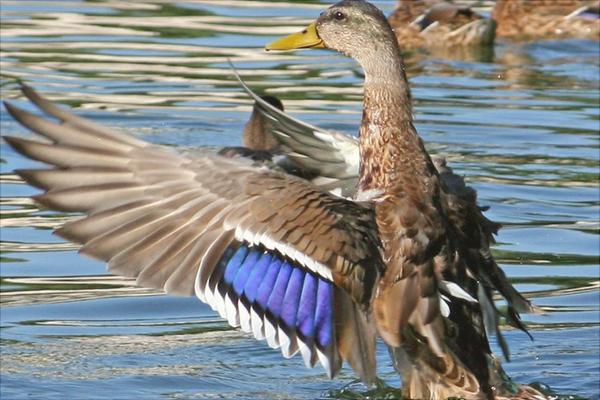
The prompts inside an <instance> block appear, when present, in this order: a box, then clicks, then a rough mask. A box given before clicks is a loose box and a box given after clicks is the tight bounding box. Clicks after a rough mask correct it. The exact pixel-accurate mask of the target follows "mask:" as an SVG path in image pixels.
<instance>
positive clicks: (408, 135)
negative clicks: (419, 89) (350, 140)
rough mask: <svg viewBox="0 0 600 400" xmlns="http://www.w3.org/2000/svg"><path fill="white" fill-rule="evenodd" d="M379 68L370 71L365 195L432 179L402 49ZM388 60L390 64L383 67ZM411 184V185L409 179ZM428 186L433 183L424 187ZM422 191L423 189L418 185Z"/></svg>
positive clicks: (364, 127) (363, 132)
mask: <svg viewBox="0 0 600 400" xmlns="http://www.w3.org/2000/svg"><path fill="white" fill-rule="evenodd" d="M394 47H395V48H392V49H388V51H387V52H386V53H387V54H386V55H387V57H385V58H383V57H382V58H378V61H380V62H378V63H377V65H364V64H363V68H364V70H365V86H364V105H363V117H362V123H361V126H360V132H359V135H360V138H359V147H360V155H361V157H360V160H361V163H360V180H359V187H358V189H359V191H361V192H365V191H369V190H376V191H383V192H385V193H388V194H391V192H392V193H393V192H397V191H404V190H406V189H405V188H403V187H402V185H403V184H405V183H408V182H407V179H408V180H409V181H410V182H412V183H415V182H414V178H415V177H418V178H419V179H420V180H421V182H422V181H423V180H424V179H425V180H427V179H428V177H430V176H431V174H432V173H434V172H432V167H433V165H432V163H431V160H430V158H429V155H428V154H427V152H426V151H425V149H424V147H423V143H422V141H421V139H420V138H419V136H418V135H417V132H416V130H415V128H414V126H413V120H412V106H411V96H410V89H409V87H408V82H407V79H406V74H405V72H404V63H403V60H402V56H401V55H400V51H399V49H398V48H397V46H394ZM382 60H385V62H381V61H382ZM409 178H410V179H409ZM424 184H425V186H427V183H426V182H425V183H424ZM416 186H421V185H416Z"/></svg>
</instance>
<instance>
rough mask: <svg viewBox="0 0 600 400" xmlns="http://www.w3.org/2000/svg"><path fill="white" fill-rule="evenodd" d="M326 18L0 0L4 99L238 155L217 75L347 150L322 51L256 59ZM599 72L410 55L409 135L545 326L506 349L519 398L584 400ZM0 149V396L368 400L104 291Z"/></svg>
mask: <svg viewBox="0 0 600 400" xmlns="http://www.w3.org/2000/svg"><path fill="white" fill-rule="evenodd" d="M325 3H328V2H327V1H322V2H319V1H302V2H300V1H294V2H291V1H287V2H286V1H241V0H237V1H234V0H231V1H230V0H212V1H208V0H198V1H187V2H178V3H173V2H170V1H152V2H119V1H103V2H78V3H77V5H76V6H74V5H73V3H72V2H20V1H3V5H2V17H1V18H2V42H1V47H2V54H1V59H0V67H1V71H0V85H1V86H0V87H1V88H2V98H3V99H16V101H17V103H18V104H19V105H26V103H25V102H21V100H19V97H18V93H17V85H16V79H22V80H25V81H27V82H28V83H29V84H31V85H32V86H34V87H35V88H36V89H38V90H39V91H41V92H43V93H44V94H45V95H47V96H48V97H49V98H50V99H52V100H55V101H58V102H60V103H63V104H66V105H68V106H70V107H74V108H76V110H77V112H79V113H80V114H82V115H84V116H86V117H90V118H93V119H95V120H97V121H99V122H100V123H103V124H106V125H109V126H113V127H118V128H121V129H124V130H126V131H128V132H130V133H131V134H134V135H139V136H141V137H143V138H145V139H147V140H150V141H153V142H158V143H164V144H168V145H174V146H181V147H197V146H203V145H210V146H222V145H237V144H239V143H240V133H241V131H242V126H243V124H244V123H245V120H246V118H247V116H248V114H249V111H250V107H251V102H250V101H249V99H248V98H247V97H246V96H245V95H244V94H243V93H242V91H241V90H240V89H239V87H238V84H237V83H236V81H235V80H234V79H233V78H232V76H231V74H230V71H229V67H228V65H227V59H231V60H232V62H233V63H234V64H235V65H236V66H237V67H238V68H239V69H240V71H241V74H242V76H243V77H244V79H245V80H246V81H247V82H248V83H249V85H250V86H251V87H253V88H254V89H256V90H258V91H261V92H264V93H268V94H275V95H278V96H280V97H282V98H283V100H284V102H285V104H286V107H287V109H288V110H290V111H291V112H292V113H293V114H295V115H298V116H299V117H301V118H302V119H305V120H307V121H309V122H311V123H313V124H316V125H319V126H322V127H325V128H328V129H336V130H341V131H345V132H349V133H354V132H355V131H356V126H357V124H358V121H359V119H360V112H361V96H362V90H361V79H362V78H361V72H360V70H359V69H358V68H357V66H356V65H355V64H354V63H352V62H350V61H348V60H347V59H345V58H342V57H339V56H337V55H333V54H332V53H329V52H325V51H322V52H310V53H302V52H298V53H289V54H269V53H265V52H264V51H263V50H262V45H263V44H264V43H266V42H268V41H270V40H271V39H273V38H274V37H275V36H277V35H280V34H282V33H287V32H289V31H292V30H296V29H298V28H299V27H303V26H304V25H305V24H306V23H307V22H308V21H309V20H310V19H311V18H312V17H314V16H315V15H316V14H317V13H318V12H319V11H320V10H321V9H322V7H323V5H324V4H325ZM378 4H379V5H383V6H385V7H386V8H387V9H388V10H391V8H392V7H393V5H394V3H393V2H391V1H380V2H378ZM484 5H489V4H487V3H486V4H484ZM484 11H485V10H484ZM599 60H600V59H599V54H598V48H597V46H596V45H595V44H593V43H591V42H586V41H568V42H537V43H527V44H522V45H509V44H500V45H499V46H497V47H496V48H495V49H492V50H487V51H484V52H475V53H473V54H458V53H457V52H453V53H452V54H447V53H446V54H444V53H435V52H420V51H419V52H412V53H410V54H408V58H407V68H408V74H409V76H410V79H411V83H412V85H413V97H414V99H415V105H416V110H415V111H416V120H417V128H418V130H419V132H420V133H421V134H422V136H423V137H424V138H425V139H426V141H427V146H428V148H429V149H431V150H432V151H433V152H436V153H441V154H444V155H445V156H447V158H448V159H449V160H450V162H451V163H452V165H453V167H454V169H455V170H456V171H458V172H460V173H462V174H464V175H466V176H467V178H468V180H469V182H471V183H473V184H474V185H475V186H476V187H477V189H478V190H479V193H480V199H481V202H482V203H483V204H486V205H490V206H491V209H490V211H489V212H488V215H489V216H490V217H491V218H493V219H495V220H498V221H500V222H502V223H503V224H504V225H505V229H504V230H503V231H502V232H501V235H500V236H499V238H498V245H497V246H496V248H495V254H496V256H497V258H498V259H499V261H500V262H501V263H502V265H503V267H504V268H505V269H506V271H507V273H508V274H509V276H511V277H513V279H514V281H515V283H516V284H517V286H518V287H519V289H520V290H522V291H524V292H525V293H526V295H527V296H528V297H530V298H533V300H534V301H535V302H536V304H538V305H540V306H541V307H543V308H544V310H545V311H546V314H545V315H533V316H526V320H527V321H528V323H529V326H530V327H531V328H532V331H533V332H532V333H533V335H534V337H535V342H533V343H531V342H529V340H528V339H527V338H526V337H525V335H523V334H522V333H520V332H516V331H509V332H507V338H508V340H509V343H510V345H511V348H512V354H513V362H512V363H510V364H508V365H507V368H508V369H509V371H510V373H511V374H512V375H514V376H515V378H516V379H518V380H519V381H522V382H531V381H542V382H545V383H547V384H549V385H550V386H551V387H552V389H554V390H555V391H557V392H560V393H566V394H573V395H582V396H588V397H596V396H597V395H598V393H600V390H599V389H598V386H597V359H598V355H599V350H598V329H597V328H598V324H599V323H600V321H599V320H598V304H599V303H600V298H599V293H600V291H599V290H598V289H599V287H598V285H599V284H598V279H599V276H598V255H599V251H598V249H599V247H600V246H599V245H600V243H599V236H598V234H599V231H600V227H599V225H600V222H599V221H598V210H599V207H600V201H599V197H598V182H599V181H598V161H599V160H598V158H599V157H598V154H599V153H598V152H599V151H598V128H599V124H600V117H599V115H598V107H599V99H598V90H599V87H600V84H599V80H598V75H599V71H600V61H599ZM26 107H29V106H28V105H26ZM0 116H1V122H0V128H1V130H2V134H12V135H28V133H27V132H24V131H23V130H21V129H20V128H18V127H17V126H16V124H15V123H14V122H13V121H12V120H11V119H10V118H8V116H7V114H6V112H5V111H4V109H2V111H1V114H0ZM1 150H2V152H1V154H0V158H1V161H2V162H1V163H0V171H1V172H2V175H1V176H0V179H1V181H0V184H1V188H2V193H1V195H2V197H1V199H0V216H1V219H0V224H1V225H0V226H1V227H2V238H1V241H2V243H1V245H2V249H1V253H0V257H1V259H0V260H1V261H2V264H1V266H0V272H1V274H2V279H1V280H0V290H1V297H0V302H1V305H2V313H1V323H0V324H1V326H0V333H1V335H2V340H1V342H0V349H1V351H2V363H1V364H0V371H1V373H2V384H1V386H0V390H1V394H2V397H3V398H14V399H18V398H24V397H26V394H29V395H30V396H33V397H39V398H61V399H63V398H65V396H68V395H69V394H73V393H78V394H81V397H82V398H83V397H90V398H93V397H102V396H104V397H108V398H112V397H115V390H116V389H118V395H119V396H120V397H122V398H142V397H146V398H157V397H161V396H162V397H175V398H194V397H197V398H212V397H226V398H236V397H237V398H277V397H279V398H311V399H312V398H315V397H318V396H322V397H326V398H331V397H334V398H361V396H362V397H364V396H366V394H365V393H366V389H365V388H364V387H361V386H356V385H352V384H351V382H352V380H353V379H354V377H353V375H352V373H351V372H350V371H349V370H347V369H344V371H343V373H342V376H341V378H340V380H339V381H334V382H330V381H328V380H327V379H326V378H325V377H324V376H323V374H322V373H321V371H320V370H318V369H315V370H306V369H304V367H303V366H302V362H301V361H300V360H298V359H297V358H293V359H291V360H284V359H282V358H281V357H280V355H279V354H278V353H277V352H273V351H271V350H269V349H268V348H267V347H266V346H264V345H263V344H260V343H255V342H254V341H253V340H251V339H249V338H247V337H246V336H245V335H243V334H241V333H239V332H237V331H235V330H230V329H229V328H228V326H227V325H226V324H225V323H224V322H222V321H220V320H218V319H216V317H215V315H214V313H212V311H210V310H209V309H208V308H207V307H206V306H204V305H202V304H200V303H199V302H197V301H195V300H194V299H187V298H176V297H164V296H160V293H158V292H156V291H150V290H146V289H141V288H137V287H135V286H134V282H133V281H131V280H127V279H121V278H116V277H111V276H107V275H106V272H105V267H104V265H103V264H102V263H100V262H97V261H94V260H90V259H87V258H83V257H80V256H78V255H77V253H76V248H75V247H74V246H73V245H71V244H68V243H64V242H63V241H62V240H60V239H59V238H56V237H54V236H52V235H51V229H52V228H55V227H56V226H58V225H60V224H62V223H64V222H65V221H67V220H68V219H70V218H74V217H73V216H68V215H63V214H59V213H52V212H48V211H42V210H40V209H39V208H38V207H37V206H35V205H34V204H33V203H32V202H31V201H30V200H29V199H28V198H27V196H30V195H32V194H35V193H36V191H35V189H32V188H30V187H28V186H26V185H24V184H22V182H20V180H19V179H18V178H17V177H16V176H15V175H14V174H12V171H13V170H14V169H15V168H30V167H34V166H35V164H33V163H32V162H30V161H27V160H24V159H22V158H21V157H19V156H17V155H16V154H14V153H13V152H12V150H10V149H8V148H7V147H6V146H5V145H4V144H2V149H1ZM573 337H576V338H577V340H576V341H574V340H572V338H573ZM379 356H380V357H379V362H380V367H379V372H380V376H381V377H382V378H383V379H385V380H386V382H387V383H388V384H391V385H395V386H398V378H397V376H396V374H395V373H394V372H393V370H392V368H391V366H390V365H389V364H388V361H387V355H386V352H385V349H379ZM574 370H577V371H578V373H577V376H573V374H572V371H574ZM265 377H268V378H269V379H267V380H265V379H264V378H265ZM239 382H245V386H244V387H243V388H240V384H239ZM345 385H349V386H347V387H345ZM385 393H388V394H390V396H392V395H393V393H394V392H393V391H388V392H385ZM117 397H118V396H117Z"/></svg>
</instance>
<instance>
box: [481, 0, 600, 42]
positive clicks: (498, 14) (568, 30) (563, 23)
mask: <svg viewBox="0 0 600 400" xmlns="http://www.w3.org/2000/svg"><path fill="white" fill-rule="evenodd" d="M599 12H600V1H598V0H497V1H496V4H495V6H494V11H493V12H492V18H493V19H494V20H495V21H496V23H497V28H496V34H497V35H498V37H509V38H514V39H542V38H582V39H594V40H599V39H600V18H599V16H600V15H599Z"/></svg>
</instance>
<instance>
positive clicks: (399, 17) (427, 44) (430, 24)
mask: <svg viewBox="0 0 600 400" xmlns="http://www.w3.org/2000/svg"><path fill="white" fill-rule="evenodd" d="M388 21H389V23H390V24H391V25H392V27H393V29H394V32H395V34H396V37H397V39H398V41H399V42H400V43H401V45H402V49H403V50H414V49H419V48H428V49H439V48H443V49H447V48H454V47H461V46H490V45H493V43H494V38H495V32H496V31H495V28H496V23H495V21H494V20H492V19H490V18H485V17H483V16H482V15H480V14H478V13H477V12H475V11H474V10H473V9H472V8H471V7H469V6H467V5H462V4H461V5H458V4H454V3H452V2H451V1H449V0H398V4H397V7H396V9H395V10H394V11H393V12H392V14H391V15H390V16H389V18H388Z"/></svg>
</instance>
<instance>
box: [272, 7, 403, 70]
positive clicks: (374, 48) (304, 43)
mask: <svg viewBox="0 0 600 400" xmlns="http://www.w3.org/2000/svg"><path fill="white" fill-rule="evenodd" d="M302 48H328V49H331V50H336V51H338V52H340V53H342V54H345V55H347V56H349V57H351V58H353V59H355V60H356V61H357V62H358V63H359V64H361V65H362V67H363V68H364V69H365V70H367V69H368V66H369V64H370V63H371V61H372V60H375V59H381V58H384V59H385V53H386V52H388V53H394V52H397V51H398V45H397V42H396V39H395V35H394V32H393V31H392V28H391V27H390V25H389V23H388V22H387V19H386V17H385V15H384V14H383V13H382V12H381V11H380V10H379V9H378V8H377V7H375V6H374V5H372V4H370V3H368V2H366V1H364V0H343V1H340V2H339V3H336V4H334V5H333V6H331V7H330V8H329V9H327V10H326V11H324V12H323V13H322V14H321V15H320V16H319V18H318V19H317V20H316V21H315V22H313V23H312V24H310V25H309V26H308V27H307V28H305V29H304V30H302V31H301V32H298V33H295V34H292V35H289V36H286V37H284V38H282V39H279V40H276V41H275V42H272V43H270V44H268V45H267V46H266V49H267V50H292V49H302ZM390 55H391V54H390Z"/></svg>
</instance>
